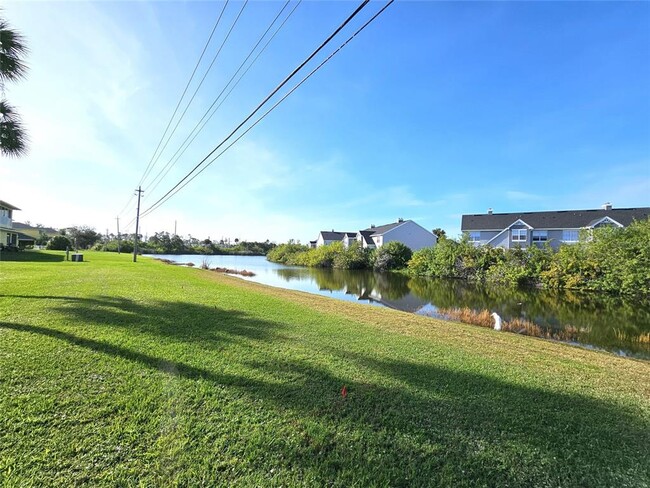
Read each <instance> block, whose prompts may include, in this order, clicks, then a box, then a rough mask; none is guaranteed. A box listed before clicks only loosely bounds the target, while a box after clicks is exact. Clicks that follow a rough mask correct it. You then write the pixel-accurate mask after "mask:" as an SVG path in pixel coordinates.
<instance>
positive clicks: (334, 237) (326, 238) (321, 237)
mask: <svg viewBox="0 0 650 488" xmlns="http://www.w3.org/2000/svg"><path fill="white" fill-rule="evenodd" d="M346 234H347V233H346V232H337V231H335V230H334V229H332V230H331V231H327V230H321V231H320V233H319V234H318V238H317V239H316V245H315V246H314V247H321V246H327V245H328V244H331V243H332V242H339V241H341V240H343V237H344V236H345V235H346Z"/></svg>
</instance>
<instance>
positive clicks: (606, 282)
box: [267, 220, 650, 300]
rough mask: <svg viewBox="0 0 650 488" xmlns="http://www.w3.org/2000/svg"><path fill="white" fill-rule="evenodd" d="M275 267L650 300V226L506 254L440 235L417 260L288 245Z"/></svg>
mask: <svg viewBox="0 0 650 488" xmlns="http://www.w3.org/2000/svg"><path fill="white" fill-rule="evenodd" d="M267 259H268V260H269V261H273V262H277V263H283V264H289V265H300V266H310V267H320V268H340V269H375V270H377V271H388V270H400V269H401V270H404V272H406V273H408V274H411V275H414V276H429V277H436V278H454V279H463V280H467V281H475V282H484V283H492V284H497V285H506V286H510V287H517V286H535V287H544V288H552V289H572V290H585V291H602V292H607V293H611V294H620V295H627V296H633V297H637V298H640V299H643V300H650V220H644V221H636V222H633V223H632V224H631V225H630V226H629V227H626V228H617V227H606V228H599V229H594V230H585V231H583V232H582V234H581V236H580V241H579V242H577V243H575V244H563V245H561V246H560V248H559V250H557V251H554V250H553V249H552V248H551V247H550V246H548V245H546V246H543V247H537V246H530V247H527V248H520V247H517V248H513V249H502V248H494V247H490V246H480V247H476V246H475V245H474V244H473V243H471V242H469V240H467V238H466V237H464V238H461V239H458V240H456V239H449V238H446V237H445V236H444V234H442V233H441V234H440V235H439V240H438V244H437V245H436V246H435V247H429V248H424V249H420V250H419V251H416V252H415V253H413V254H412V255H411V250H410V249H409V248H407V247H406V246H404V245H403V244H400V243H397V242H389V243H388V244H386V245H385V246H382V247H380V248H379V249H377V250H369V249H363V248H362V247H360V246H359V245H358V243H354V244H353V245H351V246H350V247H349V248H348V249H345V248H344V246H343V243H341V242H335V243H332V244H329V245H327V246H321V247H318V248H315V249H310V248H308V247H306V246H302V245H300V244H296V243H294V242H289V243H287V244H282V245H279V246H277V247H276V248H275V249H273V250H272V251H271V252H269V253H268V255H267Z"/></svg>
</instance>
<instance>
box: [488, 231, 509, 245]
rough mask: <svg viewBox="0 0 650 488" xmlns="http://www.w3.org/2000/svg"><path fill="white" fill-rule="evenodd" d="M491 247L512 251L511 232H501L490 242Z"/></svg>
mask: <svg viewBox="0 0 650 488" xmlns="http://www.w3.org/2000/svg"><path fill="white" fill-rule="evenodd" d="M497 234H498V233H497ZM490 246H492V247H503V248H504V249H510V231H505V232H501V234H499V236H498V237H497V238H496V239H494V241H492V242H490Z"/></svg>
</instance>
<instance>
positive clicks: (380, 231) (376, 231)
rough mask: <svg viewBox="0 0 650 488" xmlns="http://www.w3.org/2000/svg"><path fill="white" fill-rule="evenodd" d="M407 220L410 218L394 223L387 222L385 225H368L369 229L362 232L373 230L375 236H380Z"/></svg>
mask: <svg viewBox="0 0 650 488" xmlns="http://www.w3.org/2000/svg"><path fill="white" fill-rule="evenodd" d="M406 222H410V220H402V221H401V222H393V223H392V224H385V225H378V226H375V227H368V228H367V229H364V230H363V231H361V232H371V233H372V234H371V235H373V236H380V235H382V234H385V233H386V232H388V231H389V230H391V229H394V228H395V227H397V226H399V225H402V224H404V223H406Z"/></svg>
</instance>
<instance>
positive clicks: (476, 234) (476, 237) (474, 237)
mask: <svg viewBox="0 0 650 488" xmlns="http://www.w3.org/2000/svg"><path fill="white" fill-rule="evenodd" d="M480 240H481V232H480V231H472V232H470V233H469V241H470V242H479V241H480Z"/></svg>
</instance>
